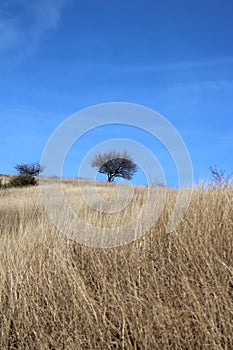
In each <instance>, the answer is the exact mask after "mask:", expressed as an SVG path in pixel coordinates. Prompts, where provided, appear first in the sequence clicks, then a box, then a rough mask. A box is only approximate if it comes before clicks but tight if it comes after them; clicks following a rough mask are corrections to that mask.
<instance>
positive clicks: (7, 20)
mask: <svg viewBox="0 0 233 350" xmlns="http://www.w3.org/2000/svg"><path fill="white" fill-rule="evenodd" d="M67 1H68V0H40V1H35V0H21V1H20V2H17V1H9V0H8V1H7V2H5V3H2V4H0V54H1V55H6V54H8V53H14V54H17V55H18V56H22V55H25V54H28V53H30V52H32V51H34V50H35V49H36V48H37V45H38V43H39V40H40V38H41V36H42V35H43V34H45V33H46V32H47V31H48V30H51V29H53V28H55V27H56V26H57V24H58V22H59V20H60V16H61V11H62V8H63V6H64V5H65V3H66V2H67Z"/></svg>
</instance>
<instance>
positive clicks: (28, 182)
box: [7, 175, 37, 187]
mask: <svg viewBox="0 0 233 350" xmlns="http://www.w3.org/2000/svg"><path fill="white" fill-rule="evenodd" d="M36 184H37V182H36V179H35V177H34V176H31V175H17V176H14V177H13V178H12V179H11V180H10V181H9V183H8V184H7V185H8V187H24V186H35V185H36Z"/></svg>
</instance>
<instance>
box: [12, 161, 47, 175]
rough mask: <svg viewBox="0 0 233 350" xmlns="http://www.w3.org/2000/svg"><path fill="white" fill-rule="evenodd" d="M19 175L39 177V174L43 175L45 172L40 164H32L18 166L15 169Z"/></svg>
mask: <svg viewBox="0 0 233 350" xmlns="http://www.w3.org/2000/svg"><path fill="white" fill-rule="evenodd" d="M14 168H15V169H16V170H17V171H18V173H19V175H29V176H39V173H41V172H42V171H43V170H44V167H43V166H41V165H40V163H38V162H36V163H32V164H24V163H21V164H17V165H16V166H15V167H14Z"/></svg>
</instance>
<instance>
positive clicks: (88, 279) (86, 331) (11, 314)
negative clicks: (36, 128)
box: [0, 181, 233, 350]
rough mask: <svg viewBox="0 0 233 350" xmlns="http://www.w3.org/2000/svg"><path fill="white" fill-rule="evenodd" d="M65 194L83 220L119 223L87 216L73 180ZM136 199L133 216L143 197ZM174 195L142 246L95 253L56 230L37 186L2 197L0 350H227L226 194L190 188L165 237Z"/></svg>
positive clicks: (232, 212) (231, 246)
mask: <svg viewBox="0 0 233 350" xmlns="http://www.w3.org/2000/svg"><path fill="white" fill-rule="evenodd" d="M80 183H81V182H80ZM83 186H86V189H87V191H88V190H89V191H92V187H91V186H93V185H91V184H89V183H88V182H85V181H84V182H83ZM88 186H89V187H88ZM64 191H65V193H66V195H67V198H68V200H69V202H70V203H71V205H72V206H73V207H74V209H75V208H80V205H81V206H82V209H83V210H81V211H79V213H80V215H81V216H82V218H83V220H85V221H90V222H92V223H93V222H94V223H95V225H99V226H100V227H104V226H105V225H106V223H108V225H110V226H112V227H114V225H115V226H116V225H117V224H119V225H121V224H122V220H123V219H124V220H127V215H126V214H125V215H123V214H122V215H121V214H119V213H118V214H116V215H115V214H105V215H101V214H100V213H98V212H97V211H93V210H91V209H90V208H89V207H88V206H87V205H86V204H85V203H84V202H83V201H82V199H81V194H80V189H79V188H78V187H77V183H76V182H75V181H65V183H64ZM98 191H100V194H101V195H102V196H103V197H104V198H105V199H106V200H107V201H108V200H109V201H110V200H111V199H112V198H113V197H114V196H115V193H116V192H115V186H114V185H107V184H106V185H105V184H104V185H103V184H99V186H98ZM135 191H136V192H135V196H134V200H133V202H132V204H131V210H130V213H131V214H130V215H132V217H133V216H134V214H135V213H136V214H137V213H138V212H140V206H141V205H142V204H143V198H144V196H145V193H144V191H146V190H145V189H144V190H143V189H142V188H141V189H137V190H135ZM175 196H176V192H175V191H173V190H169V191H168V196H167V204H166V207H165V209H164V211H163V212H162V215H161V216H160V218H159V220H158V221H157V223H156V224H155V226H154V227H153V228H152V229H151V230H150V231H149V232H148V233H147V234H146V235H145V236H144V237H143V238H141V239H139V240H137V241H135V242H133V243H131V244H128V245H126V246H122V247H118V248H112V249H95V248H89V247H86V246H82V245H80V244H78V243H76V242H74V241H71V240H69V239H68V238H67V237H66V236H64V235H62V234H60V233H59V232H58V231H57V230H56V228H55V227H54V226H53V225H52V223H51V222H50V220H49V219H48V217H47V214H46V213H45V211H44V209H43V207H42V204H41V199H40V191H39V187H35V188H22V189H13V188H12V189H6V190H1V191H0V303H1V307H0V349H3V350H5V349H30V350H34V349H35V350H38V349H53V350H57V349H59V350H60V349H67V350H68V349H69V350H72V349H73V350H77V349H101V350H103V349H148V350H152V349H233V337H232V334H233V263H232V262H233V206H232V204H233V203H232V202H233V189H232V188H230V187H229V188H227V189H218V190H211V189H209V190H206V189H203V188H198V189H195V190H194V192H193V196H192V201H191V203H190V206H189V209H188V212H187V215H186V216H185V218H184V220H183V221H182V223H181V224H180V225H179V227H178V228H177V229H176V230H175V232H173V233H171V234H166V233H165V228H166V223H167V221H168V217H169V213H170V212H171V209H172V205H173V203H174V200H175ZM75 210H76V209H75Z"/></svg>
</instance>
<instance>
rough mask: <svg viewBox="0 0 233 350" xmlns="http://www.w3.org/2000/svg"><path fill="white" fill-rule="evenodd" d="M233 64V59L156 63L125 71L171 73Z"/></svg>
mask: <svg viewBox="0 0 233 350" xmlns="http://www.w3.org/2000/svg"><path fill="white" fill-rule="evenodd" d="M227 64H233V57H231V56H230V57H222V58H217V59H209V60H202V61H181V62H166V63H156V64H152V65H151V64H148V65H138V66H137V65H132V66H125V67H123V69H124V70H125V71H127V72H128V73H131V72H132V73H140V72H142V73H144V72H145V73H146V72H158V71H170V70H181V69H182V70H183V69H194V68H205V67H210V66H211V67H214V66H220V65H227Z"/></svg>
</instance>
